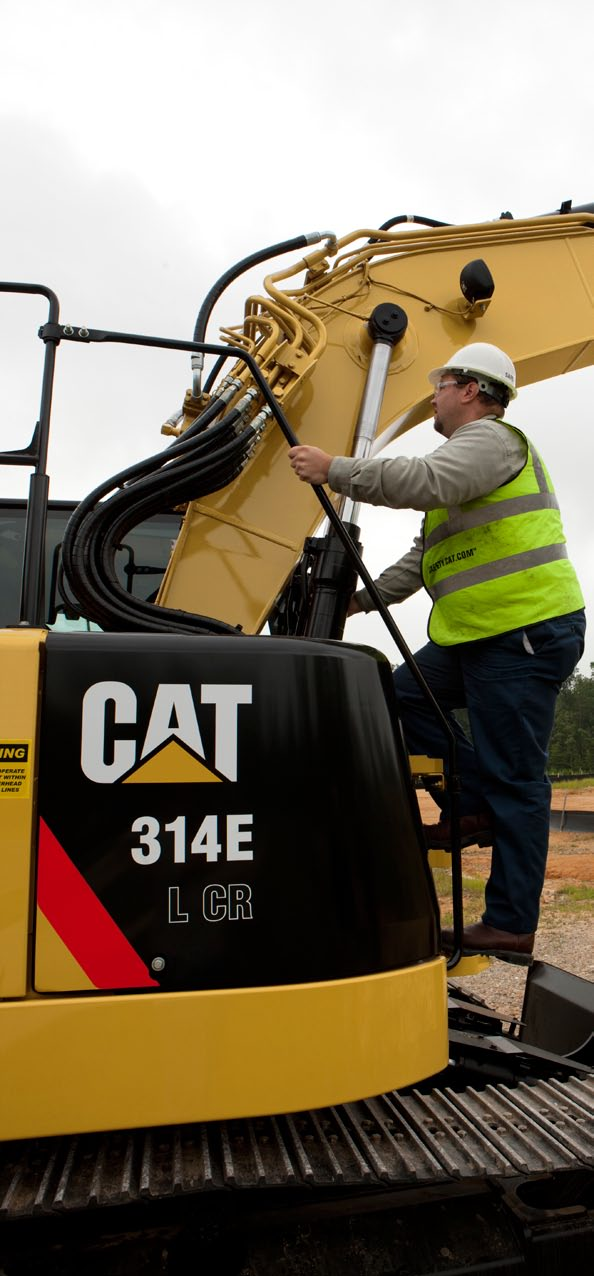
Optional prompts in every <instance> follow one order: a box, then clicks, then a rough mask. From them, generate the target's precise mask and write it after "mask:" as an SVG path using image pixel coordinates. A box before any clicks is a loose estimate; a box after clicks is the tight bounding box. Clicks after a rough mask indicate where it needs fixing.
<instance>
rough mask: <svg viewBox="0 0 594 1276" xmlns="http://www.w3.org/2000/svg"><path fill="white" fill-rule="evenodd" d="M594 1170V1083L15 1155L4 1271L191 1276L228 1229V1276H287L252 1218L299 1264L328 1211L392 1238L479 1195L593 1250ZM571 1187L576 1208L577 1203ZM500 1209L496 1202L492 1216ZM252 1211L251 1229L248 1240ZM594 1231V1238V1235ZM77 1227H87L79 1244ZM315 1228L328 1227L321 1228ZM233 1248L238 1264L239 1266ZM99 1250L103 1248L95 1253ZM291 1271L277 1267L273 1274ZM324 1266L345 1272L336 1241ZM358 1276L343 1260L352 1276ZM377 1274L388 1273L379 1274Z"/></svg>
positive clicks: (423, 1098)
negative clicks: (551, 1224) (261, 1275)
mask: <svg viewBox="0 0 594 1276" xmlns="http://www.w3.org/2000/svg"><path fill="white" fill-rule="evenodd" d="M593 1169H594V1076H586V1077H585V1078H581V1077H579V1078H578V1077H569V1078H567V1079H563V1080H558V1079H552V1080H538V1081H536V1082H530V1083H529V1082H520V1084H518V1085H517V1086H514V1087H509V1086H506V1085H503V1084H500V1085H487V1086H486V1087H485V1088H484V1089H480V1090H479V1089H474V1088H467V1089H465V1090H463V1091H461V1092H457V1091H456V1090H454V1089H452V1088H449V1087H446V1088H444V1089H440V1090H437V1089H434V1090H432V1091H430V1092H429V1093H422V1092H421V1091H420V1090H413V1091H412V1092H411V1093H409V1094H406V1095H400V1094H397V1093H395V1092H392V1093H389V1094H384V1095H381V1096H379V1097H376V1098H371V1099H367V1100H364V1101H360V1102H357V1103H352V1104H347V1105H344V1106H342V1107H336V1108H327V1109H324V1110H320V1111H309V1112H301V1113H297V1114H293V1115H285V1116H279V1117H263V1118H258V1119H251V1120H241V1121H232V1122H222V1123H211V1124H194V1125H183V1126H172V1127H168V1128H161V1129H155V1130H150V1131H117V1132H110V1133H105V1134H94V1135H84V1136H79V1137H72V1138H60V1139H36V1140H31V1141H28V1142H26V1143H14V1144H6V1145H5V1146H4V1147H3V1149H2V1155H1V1159H0V1217H1V1219H2V1229H1V1236H2V1238H3V1239H2V1240H1V1241H0V1258H1V1260H2V1271H3V1273H6V1274H7V1276H12V1273H19V1274H20V1273H22V1272H23V1273H24V1272H27V1273H35V1272H37V1271H39V1272H41V1271H43V1272H44V1273H46V1274H49V1273H53V1272H54V1271H55V1272H70V1270H71V1268H70V1266H68V1261H69V1260H68V1255H69V1253H70V1251H71V1250H72V1263H73V1266H72V1271H74V1270H76V1266H75V1263H76V1262H79V1263H80V1261H81V1256H82V1255H83V1254H85V1263H86V1270H88V1271H89V1272H94V1271H95V1270H96V1271H98V1272H109V1273H112V1272H119V1271H120V1270H122V1271H124V1270H125V1271H126V1273H127V1276H131V1273H133V1272H135V1271H137V1270H138V1271H139V1272H141V1271H142V1272H145V1271H146V1272H150V1271H153V1270H154V1271H164V1272H169V1271H171V1272H173V1271H175V1272H177V1271H179V1272H185V1271H186V1267H185V1266H184V1263H185V1259H184V1260H183V1261H182V1260H181V1259H180V1257H179V1253H180V1251H179V1246H180V1243H181V1241H180V1237H181V1236H182V1235H184V1236H185V1237H186V1242H185V1246H186V1247H185V1248H184V1249H183V1252H184V1254H186V1252H187V1243H188V1242H187V1233H188V1226H190V1220H191V1226H190V1230H191V1232H192V1235H193V1236H194V1241H195V1245H196V1246H197V1249H196V1253H198V1251H199V1250H200V1251H201V1250H202V1249H203V1247H204V1238H205V1235H206V1234H207V1233H208V1236H209V1241H208V1243H209V1245H210V1246H212V1245H213V1244H214V1241H213V1229H214V1232H216V1233H217V1235H219V1242H218V1243H219V1244H221V1245H223V1248H222V1249H217V1248H216V1247H215V1250H214V1251H213V1252H214V1253H215V1254H218V1258H217V1260H216V1261H217V1264H218V1265H219V1267H218V1269H220V1270H221V1271H229V1273H235V1272H237V1273H238V1274H239V1273H240V1272H241V1273H243V1274H244V1276H245V1273H250V1272H252V1271H253V1272H254V1273H256V1272H260V1271H268V1270H275V1271H276V1270H277V1267H276V1266H273V1267H270V1266H269V1265H268V1263H269V1261H270V1262H271V1261H272V1259H270V1260H266V1262H265V1265H264V1266H261V1265H258V1261H257V1260H256V1259H255V1258H254V1257H253V1255H252V1258H251V1259H250V1262H251V1263H252V1266H250V1265H249V1263H248V1264H247V1266H246V1262H247V1259H246V1253H247V1252H248V1251H247V1250H246V1245H247V1240H246V1235H247V1233H246V1231H245V1229H246V1227H247V1232H248V1233H249V1234H250V1235H252V1234H253V1229H254V1217H255V1218H256V1219H257V1218H258V1216H260V1222H261V1226H262V1227H263V1229H264V1233H265V1234H266V1236H267V1237H268V1238H269V1237H270V1228H272V1229H273V1230H275V1229H278V1228H281V1231H282V1223H283V1219H284V1222H285V1225H286V1226H288V1227H289V1232H290V1233H291V1235H293V1233H294V1235H293V1242H292V1244H293V1248H294V1245H295V1244H296V1240H295V1237H296V1235H297V1233H299V1235H300V1236H301V1234H302V1229H303V1226H305V1220H307V1218H308V1216H309V1214H311V1211H312V1209H313V1211H314V1215H316V1218H317V1214H316V1211H317V1213H318V1214H319V1211H320V1210H321V1211H322V1214H323V1216H324V1218H326V1215H327V1214H329V1215H330V1217H332V1218H335V1216H336V1213H337V1211H338V1214H339V1216H340V1217H343V1216H344V1215H345V1212H346V1215H347V1216H348V1217H349V1218H352V1216H353V1212H354V1216H358V1217H359V1220H361V1218H363V1219H364V1220H366V1225H368V1224H369V1220H370V1219H373V1218H374V1217H375V1216H376V1215H378V1217H379V1216H381V1220H382V1226H383V1227H384V1228H385V1226H386V1208H388V1212H390V1210H392V1211H393V1210H394V1209H395V1208H396V1207H397V1209H398V1211H399V1217H400V1213H401V1206H402V1204H403V1203H407V1202H412V1203H413V1204H416V1205H417V1206H418V1205H419V1202H420V1201H423V1202H424V1205H425V1208H426V1207H427V1205H428V1204H429V1205H431V1206H432V1208H437V1204H436V1203H437V1202H441V1203H442V1205H443V1202H450V1204H451V1206H452V1208H455V1209H456V1210H458V1211H459V1210H460V1209H461V1208H462V1198H463V1199H464V1202H465V1205H464V1209H465V1210H467V1209H469V1208H470V1209H471V1210H473V1209H474V1210H476V1200H477V1194H478V1198H479V1199H480V1198H481V1196H482V1195H483V1194H485V1193H488V1194H490V1196H492V1195H493V1192H495V1197H494V1198H493V1199H494V1200H495V1198H496V1200H497V1211H499V1212H501V1208H502V1206H501V1198H502V1197H505V1198H506V1199H507V1200H508V1201H509V1200H512V1201H514V1202H515V1205H516V1206H517V1205H518V1203H520V1215H521V1214H522V1209H524V1213H526V1212H527V1215H528V1216H529V1217H531V1216H532V1215H537V1216H538V1217H540V1216H542V1215H543V1214H544V1215H545V1216H546V1217H547V1218H549V1219H550V1217H551V1216H552V1215H553V1214H554V1215H555V1216H557V1215H558V1209H559V1202H561V1203H562V1206H561V1215H560V1216H561V1218H562V1223H563V1226H564V1227H565V1226H566V1223H567V1219H566V1218H565V1215H567V1214H569V1217H570V1220H571V1221H572V1224H573V1226H574V1228H575V1215H576V1212H577V1215H578V1216H579V1218H580V1220H581V1225H582V1226H581V1231H580V1233H579V1234H580V1236H582V1233H583V1234H584V1235H588V1236H589V1241H590V1243H591V1239H592V1230H591V1229H592V1226H593V1225H594V1215H593V1214H592V1209H591V1207H592V1206H594V1196H593V1185H594V1177H593V1176H592V1170H593ZM570 1183H571V1184H572V1185H573V1187H572V1191H570V1193H569V1196H570V1204H569V1206H568V1205H567V1204H563V1201H564V1199H565V1197H566V1196H567V1185H568V1184H570ZM535 1184H536V1185H541V1187H540V1189H538V1188H536V1187H535ZM543 1184H544V1185H546V1189H545V1187H543V1186H542V1185H543ZM576 1184H577V1186H576ZM518 1185H520V1186H521V1188H522V1189H523V1190H527V1186H526V1185H529V1186H530V1190H531V1191H532V1193H533V1194H534V1192H536V1196H535V1197H534V1199H535V1200H536V1201H538V1199H539V1198H538V1191H539V1190H540V1191H541V1194H542V1193H544V1194H545V1195H544V1196H543V1198H542V1199H543V1200H545V1197H546V1205H545V1206H544V1208H543V1207H542V1206H541V1205H537V1206H536V1207H534V1206H532V1207H530V1206H529V1207H528V1208H527V1211H526V1207H522V1206H521V1202H522V1191H521V1190H519V1188H518ZM554 1185H557V1186H556V1187H555V1186H554ZM564 1185H565V1186H564ZM584 1185H586V1187H584ZM584 1192H585V1199H586V1204H584V1203H583V1200H582V1198H583V1197H584ZM547 1194H548V1195H547ZM573 1197H576V1199H575V1200H574V1199H573ZM576 1202H577V1203H576ZM487 1207H488V1202H487V1201H483V1202H482V1206H481V1208H482V1209H483V1212H484V1210H485V1209H487ZM449 1208H450V1205H448V1209H449ZM489 1208H491V1206H489ZM493 1208H495V1205H494V1204H493ZM238 1211H239V1215H240V1216H241V1218H242V1220H243V1222H242V1224H241V1226H240V1227H239V1232H238V1221H237V1220H238ZM515 1213H516V1214H517V1209H516V1210H515ZM586 1215H587V1218H588V1220H589V1222H588V1227H587V1229H586V1231H585V1232H584V1218H585V1216H586ZM411 1217H413V1215H411V1214H410V1211H409V1214H408V1218H411ZM419 1217H420V1215H419ZM248 1218H249V1219H250V1220H251V1222H250V1224H249V1226H248V1224H247V1222H246V1220H247V1219H248ZM231 1219H233V1221H231ZM262 1220H264V1222H262ZM532 1222H533V1223H534V1218H532ZM69 1223H70V1224H72V1223H74V1224H75V1227H74V1228H73V1229H72V1228H69V1227H68V1224H69ZM314 1223H315V1226H317V1225H318V1224H319V1219H317V1222H316V1221H315V1220H314ZM325 1225H328V1219H326V1222H325ZM308 1226H309V1225H308ZM315 1226H314V1232H315ZM349 1226H351V1224H349ZM374 1226H375V1227H376V1225H374ZM400 1226H402V1224H400ZM517 1226H518V1223H517V1218H516V1221H515V1223H514V1227H515V1228H516V1229H517ZM422 1227H423V1230H424V1227H425V1224H423V1225H422ZM295 1228H296V1229H297V1231H296V1232H295ZM196 1229H198V1233H199V1235H198V1234H197V1232H196ZM291 1229H292V1230H291ZM512 1230H513V1228H512ZM463 1231H464V1235H465V1236H466V1238H467V1240H468V1237H469V1236H470V1235H471V1234H472V1228H470V1230H469V1228H468V1223H467V1220H465V1221H464V1227H463ZM256 1232H257V1227H256ZM310 1232H311V1228H310ZM308 1234H310V1233H308ZM231 1235H233V1237H234V1244H233V1255H234V1257H231V1256H230V1253H229V1242H230V1236H231ZM283 1235H284V1233H283ZM312 1235H313V1233H312ZM341 1235H342V1232H341ZM238 1236H239V1237H241V1240H239V1239H238ZM83 1237H84V1239H83ZM89 1238H92V1239H89ZM223 1238H224V1244H223ZM279 1243H281V1242H279ZM300 1243H301V1242H300ZM584 1243H585V1242H584ZM267 1244H268V1241H267ZM287 1244H288V1242H287V1241H286V1237H285V1240H283V1241H282V1245H281V1248H283V1246H284V1249H285V1250H286V1248H287ZM365 1244H366V1246H367V1249H368V1251H369V1254H370V1255H373V1252H374V1247H375V1246H376V1245H377V1238H376V1239H375V1240H374V1239H373V1237H370V1236H367V1238H366V1240H365ZM86 1246H90V1250H89V1252H88V1253H86V1251H85V1247H86ZM172 1246H173V1248H172ZM176 1246H177V1249H176ZM237 1246H239V1249H237ZM106 1247H107V1249H108V1250H109V1253H110V1258H109V1261H108V1260H107V1259H106V1257H105V1253H106ZM443 1248H444V1246H442V1249H443ZM447 1248H448V1246H447V1245H446V1246H445V1249H447ZM248 1249H249V1246H248ZM289 1249H291V1245H289ZM223 1251H224V1254H225V1255H226V1257H224V1261H223ZM170 1253H173V1254H176V1253H177V1256H178V1257H177V1259H175V1261H173V1263H171V1262H170V1261H169V1258H168V1257H166V1258H165V1259H164V1258H163V1255H164V1254H165V1255H166V1256H169V1255H170ZM75 1254H76V1255H77V1258H76V1259H75V1257H74V1255H75ZM52 1255H53V1256H54V1257H52ZM93 1255H94V1258H93V1257H92V1256H93ZM117 1255H120V1257H119V1258H118V1257H117ZM158 1255H160V1258H159V1257H158ZM238 1255H239V1256H238ZM442 1257H443V1256H442ZM466 1257H467V1258H468V1255H466ZM54 1258H55V1261H56V1263H57V1264H58V1265H56V1266H54V1265H52V1264H53V1262H54ZM433 1258H434V1259H435V1255H434V1256H433ZM491 1258H492V1255H491V1256H490V1258H489V1261H491ZM120 1261H121V1263H122V1266H121V1268H120V1266H119V1265H118V1263H119V1262H120ZM212 1261H214V1260H212ZM259 1261H260V1263H262V1262H264V1260H263V1259H261V1260H259ZM278 1261H280V1260H279V1257H278V1255H277V1256H276V1259H274V1262H275V1263H277V1262H278ZM283 1261H284V1260H283ZM287 1261H288V1260H287ZM295 1261H296V1260H295ZM300 1261H301V1260H300ZM303 1261H304V1260H303ZM308 1261H309V1260H308ZM323 1261H324V1264H326V1263H328V1264H331V1263H332V1246H331V1245H330V1248H329V1250H328V1242H327V1239H325V1240H324V1260H323ZM336 1261H337V1262H338V1259H337V1260H336ZM345 1261H346V1260H345V1259H344V1256H343V1257H342V1258H341V1259H340V1264H343V1263H344V1262H345ZM370 1261H371V1259H370ZM378 1261H379V1260H378ZM382 1261H383V1260H382ZM36 1262H38V1263H39V1266H36ZM93 1262H95V1263H96V1264H97V1265H96V1266H94V1265H93ZM102 1263H103V1264H107V1265H103V1266H102ZM135 1263H139V1264H140V1265H138V1266H135ZM159 1263H160V1264H161V1265H160V1266H159ZM163 1263H164V1264H165V1265H163ZM254 1263H255V1266H254V1265H253V1264H254ZM19 1264H21V1265H19ZM22 1264H24V1265H22ZM151 1264H157V1265H151ZM168 1264H169V1265H168ZM79 1270H80V1268H79ZM200 1270H202V1269H200ZM278 1270H279V1271H284V1270H285V1267H283V1266H282V1265H281V1266H280V1267H278ZM301 1270H305V1269H302V1268H301V1267H300V1266H299V1265H297V1266H296V1267H291V1266H290V1265H289V1266H287V1267H286V1271H287V1272H292V1271H295V1272H298V1271H301ZM306 1270H308V1271H309V1270H311V1271H312V1272H317V1271H318V1270H319V1271H320V1272H322V1271H323V1272H324V1273H326V1272H327V1271H328V1272H331V1271H334V1268H333V1267H332V1266H331V1265H329V1266H325V1265H324V1266H323V1267H320V1268H318V1267H315V1266H314V1267H309V1266H308V1267H307V1268H306ZM336 1270H343V1271H348V1270H349V1268H348V1266H347V1267H342V1266H339V1267H337V1269H336ZM352 1270H353V1271H356V1270H358V1269H357V1268H356V1267H353V1268H352ZM364 1270H365V1271H367V1270H369V1271H370V1272H375V1271H376V1268H375V1267H374V1266H370V1267H369V1269H367V1267H366V1268H365V1269H364ZM377 1270H378V1272H379V1271H382V1272H384V1271H386V1270H390V1269H386V1268H381V1267H378V1268H377ZM394 1270H395V1271H397V1270H399V1269H398V1268H396V1269H394ZM403 1270H404V1269H403ZM417 1270H418V1271H419V1272H421V1271H425V1270H427V1271H432V1272H439V1271H441V1270H443V1271H452V1270H457V1268H455V1267H454V1268H452V1265H451V1263H450V1265H449V1266H448V1265H447V1264H446V1265H445V1266H444V1267H443V1268H442V1267H436V1266H433V1267H431V1268H429V1267H428V1268H424V1267H418V1268H417V1267H410V1266H409V1267H407V1268H406V1271H407V1272H408V1271H410V1272H411V1273H412V1272H416V1271H417ZM465 1270H471V1271H477V1272H480V1271H483V1270H484V1271H487V1270H488V1271H493V1270H494V1271H502V1272H505V1271H509V1272H515V1271H516V1270H518V1271H519V1268H518V1269H516V1267H514V1266H508V1267H506V1266H503V1267H499V1266H497V1267H495V1268H492V1267H484V1268H483V1267H481V1266H476V1265H475V1266H471V1267H470V1268H465ZM544 1270H545V1271H546V1270H547V1269H546V1267H545V1268H544ZM551 1270H555V1269H551ZM576 1270H580V1269H579V1267H578V1268H577V1269H576Z"/></svg>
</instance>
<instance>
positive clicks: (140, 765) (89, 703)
mask: <svg viewBox="0 0 594 1276" xmlns="http://www.w3.org/2000/svg"><path fill="white" fill-rule="evenodd" d="M251 703H252V688H251V686H250V685H249V684H246V683H213V682H208V683H203V684H202V686H201V688H200V705H202V706H208V707H207V708H206V709H203V710H202V713H203V714H204V713H206V714H211V715H212V713H213V710H214V755H213V757H212V760H211V762H210V766H208V765H206V757H205V750H204V745H203V743H202V736H201V734H200V726H199V721H198V719H199V713H198V711H197V707H196V701H195V699H194V694H193V692H192V688H191V686H190V684H189V683H187V682H165V683H160V684H159V685H158V687H157V690H156V694H155V698H154V701H153V705H152V709H151V713H150V717H149V719H148V725H147V727H146V730H145V731H144V730H143V729H141V727H140V724H139V723H138V701H137V697H136V694H135V692H134V691H133V689H132V687H130V686H129V685H128V683H126V682H115V681H114V682H96V683H94V684H93V686H91V687H89V688H88V690H87V691H86V692H85V695H84V699H83V705H82V732H81V767H82V770H83V773H84V774H85V775H86V776H87V779H89V780H92V781H93V783H94V784H115V783H116V782H117V781H119V780H121V781H122V783H123V784H139V783H143V784H147V783H164V782H165V783H168V782H169V783H180V782H181V783H184V782H188V783H196V782H197V781H198V782H200V781H203V782H204V781H206V782H213V781H214V782H219V783H220V782H221V781H224V780H232V781H234V780H237V734H238V724H239V709H240V706H241V705H248V704H251ZM130 726H133V727H134V726H135V727H137V728H138V732H137V736H136V738H134V736H133V734H132V738H131V732H130ZM119 727H125V728H126V730H125V732H123V733H122V734H121V735H120V734H118V728H119Z"/></svg>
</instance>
